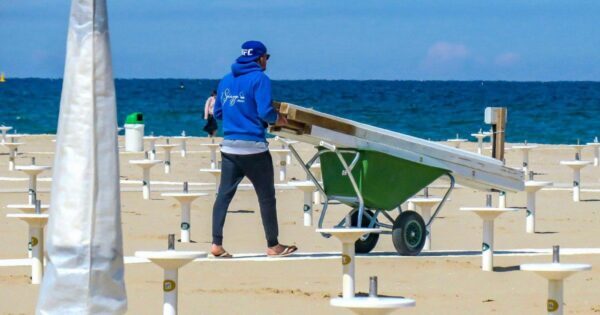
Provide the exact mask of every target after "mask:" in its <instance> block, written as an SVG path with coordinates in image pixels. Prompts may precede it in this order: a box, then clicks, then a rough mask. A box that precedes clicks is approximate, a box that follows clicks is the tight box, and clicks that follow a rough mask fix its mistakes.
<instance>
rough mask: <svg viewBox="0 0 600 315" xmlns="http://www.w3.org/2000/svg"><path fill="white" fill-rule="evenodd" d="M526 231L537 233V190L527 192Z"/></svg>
mask: <svg viewBox="0 0 600 315" xmlns="http://www.w3.org/2000/svg"><path fill="white" fill-rule="evenodd" d="M525 223H526V226H525V231H526V232H527V233H535V192H533V191H529V192H527V216H526V217H525Z"/></svg>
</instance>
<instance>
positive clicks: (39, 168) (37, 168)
mask: <svg viewBox="0 0 600 315" xmlns="http://www.w3.org/2000/svg"><path fill="white" fill-rule="evenodd" d="M15 169H16V170H17V171H22V172H25V173H28V172H32V173H39V172H43V171H47V170H50V169H52V166H45V165H19V166H16V167H15Z"/></svg>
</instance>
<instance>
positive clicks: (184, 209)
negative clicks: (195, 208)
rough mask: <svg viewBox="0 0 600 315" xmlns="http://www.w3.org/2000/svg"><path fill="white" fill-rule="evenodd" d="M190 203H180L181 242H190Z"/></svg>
mask: <svg viewBox="0 0 600 315" xmlns="http://www.w3.org/2000/svg"><path fill="white" fill-rule="evenodd" d="M190 228H191V224H190V203H189V202H187V201H182V202H181V242H182V243H189V242H190Z"/></svg>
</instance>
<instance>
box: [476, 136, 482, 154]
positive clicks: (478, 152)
mask: <svg viewBox="0 0 600 315" xmlns="http://www.w3.org/2000/svg"><path fill="white" fill-rule="evenodd" d="M477 154H479V155H481V154H483V138H481V137H478V138H477Z"/></svg>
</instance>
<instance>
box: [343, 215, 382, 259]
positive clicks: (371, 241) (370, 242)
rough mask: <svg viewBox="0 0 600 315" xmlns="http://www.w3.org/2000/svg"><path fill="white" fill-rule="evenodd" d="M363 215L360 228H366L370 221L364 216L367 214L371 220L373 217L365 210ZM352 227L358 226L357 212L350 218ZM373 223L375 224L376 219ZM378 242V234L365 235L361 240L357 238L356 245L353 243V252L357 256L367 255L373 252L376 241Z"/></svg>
mask: <svg viewBox="0 0 600 315" xmlns="http://www.w3.org/2000/svg"><path fill="white" fill-rule="evenodd" d="M364 212H365V213H363V217H362V220H361V225H362V227H367V226H368V225H369V223H370V221H371V219H370V218H369V217H368V216H367V215H366V214H367V213H368V214H369V216H371V218H373V217H374V216H375V215H374V214H373V212H372V211H371V210H365V211H364ZM350 220H351V223H352V226H357V225H358V211H355V212H354V213H353V214H352V217H351V218H350ZM375 222H377V219H375ZM377 226H378V225H376V226H375V227H377ZM378 240H379V233H371V234H367V235H365V236H363V237H361V238H359V239H358V240H357V241H356V243H354V251H355V252H356V253H358V254H366V253H369V252H371V251H372V250H373V248H375V245H377V241H378Z"/></svg>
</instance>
